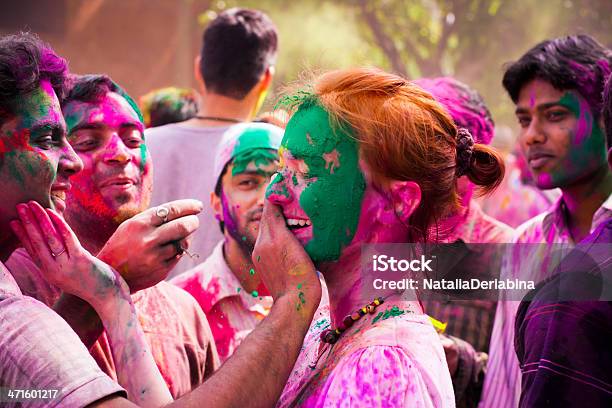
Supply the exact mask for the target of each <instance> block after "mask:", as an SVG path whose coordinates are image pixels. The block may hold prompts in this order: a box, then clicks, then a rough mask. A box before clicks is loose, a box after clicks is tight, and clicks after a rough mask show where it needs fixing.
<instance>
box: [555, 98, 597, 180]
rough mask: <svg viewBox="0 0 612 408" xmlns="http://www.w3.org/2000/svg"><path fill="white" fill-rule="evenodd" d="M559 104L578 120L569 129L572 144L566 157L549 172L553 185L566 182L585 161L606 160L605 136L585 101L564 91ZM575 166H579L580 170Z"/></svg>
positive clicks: (590, 162) (581, 167)
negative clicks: (573, 126) (572, 128)
mask: <svg viewBox="0 0 612 408" xmlns="http://www.w3.org/2000/svg"><path fill="white" fill-rule="evenodd" d="M559 104H560V105H562V106H565V107H566V108H567V109H569V110H570V111H571V112H572V113H573V114H574V116H575V117H576V118H577V121H578V122H577V124H576V127H575V129H574V130H572V131H571V132H572V135H571V140H570V142H569V143H571V145H572V146H571V148H570V149H569V151H568V157H566V158H565V159H564V160H563V162H562V166H561V168H559V169H556V170H553V171H551V173H550V176H551V179H552V182H553V185H563V184H565V183H567V178H568V177H572V176H571V173H576V172H578V171H581V170H582V169H583V166H584V164H585V163H588V164H592V163H594V162H597V163H601V164H602V165H605V164H606V161H607V149H606V138H605V136H604V133H603V131H602V129H601V127H600V126H599V124H598V123H597V121H594V120H593V118H592V114H591V112H590V108H589V106H588V104H587V103H586V101H581V100H580V99H579V98H578V96H577V95H576V94H574V92H566V93H565V94H563V97H562V98H561V99H560V100H559ZM576 167H580V170H579V169H577V168H576Z"/></svg>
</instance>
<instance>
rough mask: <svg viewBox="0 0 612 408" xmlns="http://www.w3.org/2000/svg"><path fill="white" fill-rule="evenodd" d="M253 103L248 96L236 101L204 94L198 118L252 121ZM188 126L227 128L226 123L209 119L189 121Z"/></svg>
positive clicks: (221, 96)
mask: <svg viewBox="0 0 612 408" xmlns="http://www.w3.org/2000/svg"><path fill="white" fill-rule="evenodd" d="M253 105H254V102H253V101H252V100H251V98H250V97H249V96H247V97H246V98H244V99H240V100H236V99H233V98H228V97H227V96H223V95H218V94H211V93H206V94H205V95H204V96H203V97H202V105H201V106H200V110H199V111H198V116H206V117H215V118H224V119H236V120H239V121H242V122H248V121H250V120H251V119H252V114H253ZM189 122H190V124H194V125H200V126H206V127H209V126H228V122H223V121H217V120H210V119H190V120H189Z"/></svg>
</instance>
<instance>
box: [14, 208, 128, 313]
mask: <svg viewBox="0 0 612 408" xmlns="http://www.w3.org/2000/svg"><path fill="white" fill-rule="evenodd" d="M17 212H18V214H19V220H14V221H11V223H10V225H11V228H12V229H13V231H14V232H15V235H17V237H18V238H19V240H20V241H21V243H22V244H23V246H24V248H25V249H26V251H27V252H28V253H29V254H30V256H31V257H32V259H33V260H34V262H35V263H36V264H37V265H38V266H39V267H40V269H41V271H42V273H43V275H44V277H45V279H46V280H47V281H48V282H49V283H51V284H52V285H55V286H57V287H59V288H60V289H61V290H62V291H64V292H66V293H70V294H72V295H75V296H78V297H80V298H81V299H83V300H85V301H87V302H88V303H89V304H91V305H92V306H94V308H96V306H98V305H101V303H102V302H103V301H104V299H105V298H106V297H107V296H112V295H114V294H117V293H121V294H126V293H128V287H127V285H126V283H125V282H124V281H123V279H121V276H119V274H118V273H117V272H116V271H114V270H113V269H112V268H111V267H110V266H109V265H107V264H105V263H104V262H102V261H100V260H98V259H97V258H96V257H94V256H93V255H92V254H90V253H89V252H88V251H87V250H86V249H85V248H83V247H82V246H81V244H80V242H79V240H78V239H77V237H76V235H75V234H74V232H72V230H71V229H70V227H69V226H68V224H67V223H66V221H64V219H63V218H62V217H60V216H59V215H58V214H57V213H56V212H55V211H53V210H50V209H44V208H43V207H41V205H40V204H38V203H37V202H34V201H30V202H29V203H27V204H18V205H17Z"/></svg>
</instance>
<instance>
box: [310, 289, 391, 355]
mask: <svg viewBox="0 0 612 408" xmlns="http://www.w3.org/2000/svg"><path fill="white" fill-rule="evenodd" d="M383 303H385V299H384V298H383V297H377V298H376V299H374V301H373V302H371V303H370V304H367V305H365V306H364V307H362V308H360V309H358V310H357V311H356V312H354V313H352V314H350V315H347V316H346V317H345V318H344V319H343V320H342V324H340V325H339V326H338V327H336V328H335V329H327V330H324V331H323V332H322V333H321V341H322V342H324V343H328V344H335V343H336V342H337V341H338V338H340V335H341V334H342V333H343V332H344V331H346V330H347V329H348V328H350V327H351V326H353V324H354V323H355V322H356V321H357V320H359V319H361V318H362V317H363V316H365V315H366V314H367V313H369V314H373V313H374V312H375V311H376V308H377V307H378V306H380V305H382V304H383Z"/></svg>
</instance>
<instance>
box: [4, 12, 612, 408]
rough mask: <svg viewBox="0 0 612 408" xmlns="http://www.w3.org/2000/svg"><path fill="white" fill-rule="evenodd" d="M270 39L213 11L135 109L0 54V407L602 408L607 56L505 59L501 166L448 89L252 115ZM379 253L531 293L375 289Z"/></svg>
mask: <svg viewBox="0 0 612 408" xmlns="http://www.w3.org/2000/svg"><path fill="white" fill-rule="evenodd" d="M277 47H278V38H277V31H276V28H275V26H274V24H273V22H272V21H271V20H270V18H269V17H268V16H266V15H265V14H264V13H262V12H260V11H257V10H250V9H242V8H233V9H229V10H226V11H224V12H222V13H220V14H219V15H218V16H217V17H216V18H215V19H214V20H213V21H212V22H210V23H209V24H208V26H207V27H206V29H205V30H204V34H203V39H202V48H201V52H200V54H199V56H198V57H197V59H196V62H195V63H196V67H197V69H196V70H195V74H196V82H197V83H198V88H199V89H198V92H195V91H194V90H190V89H179V88H176V87H170V88H164V89H160V90H155V91H152V92H150V93H148V94H147V95H144V96H142V97H141V98H137V99H134V98H132V97H131V96H130V95H128V93H127V92H126V91H125V90H124V89H123V88H122V87H121V86H120V85H119V84H117V83H115V82H114V81H113V80H112V79H111V78H110V77H109V76H108V75H104V74H95V75H94V74H76V73H69V71H68V65H67V62H66V60H65V59H63V58H62V57H61V56H59V55H58V54H57V53H55V51H53V49H52V48H51V46H50V45H48V44H46V43H44V42H42V41H41V40H40V39H39V38H38V37H37V35H36V34H33V33H27V32H25V33H16V34H12V35H7V36H4V37H2V38H1V39H0V272H1V274H0V391H1V392H2V393H3V394H2V395H0V405H1V406H5V405H6V406H23V407H38V406H45V407H46V406H48V407H56V406H57V407H85V406H87V407H124V406H125V407H128V406H142V407H157V406H177V407H181V406H186V407H191V406H214V407H233V406H239V407H246V406H254V407H264V406H278V407H295V406H303V407H335V406H369V407H371V406H374V407H379V406H380V407H383V406H385V407H387V406H388V407H435V408H438V407H441V408H442V407H455V406H456V407H480V408H498V407H502V408H504V407H509V408H513V407H519V406H520V407H543V406H550V407H572V406H576V407H578V406H588V407H609V406H612V369H610V367H611V366H612V346H611V345H612V303H611V302H612V296H608V297H606V296H605V295H606V294H608V295H610V291H611V288H612V286H609V285H607V284H608V283H612V282H610V280H612V275H611V269H612V265H611V263H610V259H611V254H612V251H610V246H609V245H606V244H610V243H611V242H612V195H611V194H612V170H611V167H610V166H612V79H610V73H611V68H612V50H610V49H608V48H606V47H605V46H603V45H601V44H600V43H599V42H597V40H595V39H594V38H592V37H590V36H588V35H584V34H581V35H572V36H567V37H561V38H554V39H548V40H545V41H543V42H541V43H539V44H537V45H535V46H534V47H533V48H531V49H530V50H528V51H527V52H526V53H525V54H524V55H522V56H521V57H520V58H519V59H518V60H517V61H515V62H513V63H511V64H509V65H508V66H506V67H505V72H504V75H503V78H501V81H502V84H503V87H504V89H505V90H506V91H507V93H508V95H509V100H508V103H514V105H515V113H516V117H517V120H518V122H519V124H520V131H519V134H518V138H517V149H516V150H515V153H513V154H506V155H503V154H502V153H500V152H499V151H497V150H496V149H494V148H493V147H491V146H490V144H491V141H492V139H493V138H494V135H495V124H494V121H493V118H492V115H491V113H490V112H489V109H488V108H487V106H486V104H485V101H484V100H483V98H482V97H481V96H480V95H479V94H478V92H477V91H476V90H474V89H473V88H471V87H470V86H468V85H466V84H464V83H463V82H460V81H458V80H457V79H455V78H451V77H442V78H419V79H414V80H412V79H406V78H402V77H400V76H397V75H395V74H392V73H388V72H385V71H383V70H380V69H375V68H346V69H341V70H336V71H331V72H327V73H324V74H321V75H318V76H317V77H315V78H313V79H311V80H310V81H308V82H306V83H304V84H303V85H302V86H301V87H299V88H298V89H296V90H293V91H288V92H287V93H286V94H285V95H284V96H283V97H282V98H281V99H280V100H279V101H278V102H277V103H276V109H275V110H274V111H272V112H266V113H261V114H260V113H259V111H260V108H261V106H262V104H263V102H264V100H265V98H266V95H267V93H268V90H269V89H270V87H271V84H272V79H273V76H274V72H275V69H274V68H275V63H276V55H277ZM136 100H138V103H137V102H136ZM385 243H433V244H452V245H457V244H460V245H463V246H466V247H470V246H472V247H473V246H474V245H476V244H513V245H514V246H512V247H511V248H512V249H511V251H510V252H511V253H509V254H508V258H507V262H505V263H504V264H503V266H501V267H500V268H501V269H500V270H499V271H493V273H496V274H498V275H500V276H505V277H510V278H518V277H519V276H525V273H526V272H525V271H528V275H529V276H530V278H532V279H533V280H534V281H535V282H536V288H535V289H534V290H532V291H530V292H529V293H528V295H527V296H526V297H525V299H523V300H522V301H519V300H516V299H505V298H504V297H503V296H502V295H500V296H499V298H498V299H495V300H492V299H487V300H439V299H426V298H408V297H406V296H403V294H402V292H401V291H396V290H388V291H381V292H380V296H376V297H371V296H370V295H371V291H369V290H367V288H366V285H367V283H366V280H365V279H364V278H363V264H362V260H361V257H362V248H363V247H364V245H368V244H385ZM526 244H539V245H531V246H529V245H526ZM559 246H562V247H564V248H566V249H567V251H566V252H563V256H562V255H560V253H561V252H559V251H556V249H558V248H559ZM585 248H586V249H585ZM481 261H482V263H483V264H486V263H487V262H486V260H485V259H484V258H483V259H482V260H481ZM593 288H595V290H594V289H593ZM567 291H571V292H572V294H575V293H574V292H578V294H579V295H581V296H582V297H581V298H580V299H578V298H576V299H574V298H572V296H565V297H563V296H561V297H563V299H561V297H560V294H559V293H560V292H563V294H564V295H567V293H566V292H567ZM577 297H580V296H577ZM559 299H561V300H559ZM440 323H443V324H442V325H441V324H440ZM441 326H442V327H441ZM19 390H22V391H23V390H28V391H32V390H34V391H35V393H34V394H32V393H31V392H30V393H29V395H30V396H31V398H29V397H28V398H25V397H24V395H25V394H23V393H21V394H19V393H18V392H17V391H19ZM54 390H55V392H54V393H53V396H52V397H49V396H46V395H43V391H54ZM16 392H17V393H16Z"/></svg>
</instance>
